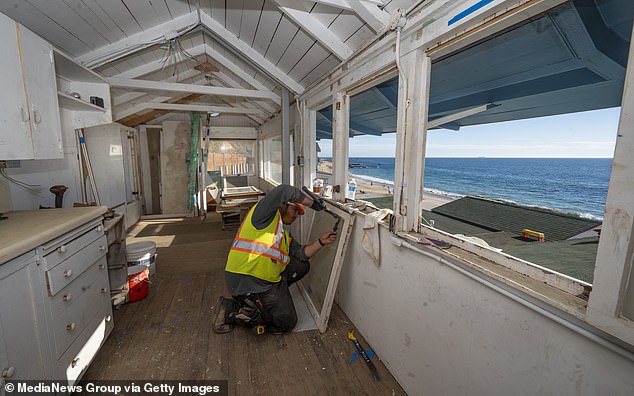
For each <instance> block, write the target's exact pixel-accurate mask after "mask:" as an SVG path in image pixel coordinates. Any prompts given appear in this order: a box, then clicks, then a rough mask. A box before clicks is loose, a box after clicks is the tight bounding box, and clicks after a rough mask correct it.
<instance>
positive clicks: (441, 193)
mask: <svg viewBox="0 0 634 396" xmlns="http://www.w3.org/2000/svg"><path fill="white" fill-rule="evenodd" d="M423 191H425V192H428V193H430V194H433V195H438V196H441V197H447V198H450V199H452V200H453V199H460V198H464V197H465V195H463V194H458V193H452V192H449V191H443V190H438V189H435V188H427V187H425V188H423Z"/></svg>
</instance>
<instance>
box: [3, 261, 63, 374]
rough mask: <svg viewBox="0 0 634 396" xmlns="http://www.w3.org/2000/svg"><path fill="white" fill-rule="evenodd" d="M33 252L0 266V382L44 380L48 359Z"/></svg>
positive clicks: (40, 290) (36, 268) (41, 296)
mask: <svg viewBox="0 0 634 396" xmlns="http://www.w3.org/2000/svg"><path fill="white" fill-rule="evenodd" d="M39 279H40V278H39V272H38V267H37V265H36V256H35V252H34V251H30V252H28V253H25V254H23V255H22V256H19V257H17V258H15V259H13V260H11V261H9V262H8V263H5V264H2V265H0V301H1V302H2V309H0V375H2V377H1V378H2V381H4V380H11V379H13V380H15V379H42V378H46V377H47V374H48V375H50V374H51V373H47V372H46V370H47V369H50V367H48V368H47V365H46V364H45V362H46V361H47V360H48V359H49V357H48V354H49V349H48V347H47V342H46V340H45V339H44V340H42V339H41V337H44V336H45V335H46V324H45V320H44V307H43V306H42V301H43V291H42V289H41V287H39V286H40V281H39Z"/></svg>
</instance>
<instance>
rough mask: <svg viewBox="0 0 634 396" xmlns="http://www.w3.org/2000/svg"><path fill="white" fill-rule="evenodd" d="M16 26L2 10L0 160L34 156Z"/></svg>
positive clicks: (0, 23) (0, 42)
mask: <svg viewBox="0 0 634 396" xmlns="http://www.w3.org/2000/svg"><path fill="white" fill-rule="evenodd" d="M17 29H18V25H17V24H16V23H15V22H14V21H13V20H12V19H11V18H9V17H7V16H5V15H4V14H1V13H0V37H2V40H0V160H12V159H31V158H33V144H32V141H31V127H30V123H29V119H30V115H29V108H28V106H27V103H26V95H25V88H24V80H23V78H22V66H21V64H20V51H19V47H18V30H17Z"/></svg>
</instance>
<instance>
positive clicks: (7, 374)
mask: <svg viewBox="0 0 634 396" xmlns="http://www.w3.org/2000/svg"><path fill="white" fill-rule="evenodd" d="M13 374H15V367H13V366H11V367H9V368H6V369H4V370H2V378H11V377H13Z"/></svg>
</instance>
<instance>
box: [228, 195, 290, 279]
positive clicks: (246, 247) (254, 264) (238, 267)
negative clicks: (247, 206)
mask: <svg viewBox="0 0 634 396" xmlns="http://www.w3.org/2000/svg"><path fill="white" fill-rule="evenodd" d="M256 206H257V204H256V205H254V206H253V208H251V210H250V211H249V214H248V215H247V217H246V218H245V219H244V222H242V225H241V226H240V229H239V230H238V234H237V236H236V238H235V239H234V240H233V245H232V246H231V250H230V251H229V256H228V257H227V266H226V267H225V270H226V271H228V272H233V273H235V274H244V275H251V276H254V277H256V278H259V279H263V280H265V281H269V282H279V281H280V280H281V276H280V274H281V273H282V271H284V269H285V268H286V265H287V264H288V263H289V262H290V260H291V259H290V257H289V255H288V250H289V246H290V243H291V238H289V237H288V236H287V235H286V231H284V227H283V223H282V216H280V211H279V210H278V211H277V213H276V214H275V218H274V219H273V221H271V224H269V225H268V226H266V228H264V229H263V230H258V229H257V228H255V227H254V226H253V223H252V222H251V218H252V216H253V211H254V210H255V207H256Z"/></svg>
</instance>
